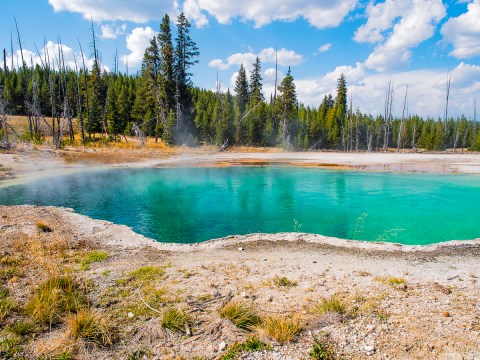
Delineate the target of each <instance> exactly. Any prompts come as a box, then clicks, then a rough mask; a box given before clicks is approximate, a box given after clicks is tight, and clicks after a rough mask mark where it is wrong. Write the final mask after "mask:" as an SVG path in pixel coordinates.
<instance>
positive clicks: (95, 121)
mask: <svg viewBox="0 0 480 360" xmlns="http://www.w3.org/2000/svg"><path fill="white" fill-rule="evenodd" d="M89 80H90V81H89V83H90V86H89V90H90V94H89V96H88V98H89V106H90V109H89V113H88V115H89V116H88V118H87V121H86V122H85V130H86V131H87V133H88V136H89V137H91V135H92V134H95V133H101V132H102V130H103V116H104V104H105V96H104V89H103V87H104V86H103V79H102V76H101V72H100V67H99V64H98V61H94V62H93V68H92V73H91V74H90V79H89Z"/></svg>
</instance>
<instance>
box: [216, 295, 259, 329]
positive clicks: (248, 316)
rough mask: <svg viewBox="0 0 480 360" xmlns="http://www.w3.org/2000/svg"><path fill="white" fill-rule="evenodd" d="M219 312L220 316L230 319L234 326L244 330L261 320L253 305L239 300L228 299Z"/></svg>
mask: <svg viewBox="0 0 480 360" xmlns="http://www.w3.org/2000/svg"><path fill="white" fill-rule="evenodd" d="M219 314H220V316H221V317H222V318H225V319H228V320H230V321H231V322H232V323H233V324H235V326H237V327H239V328H240V329H245V330H250V329H251V328H252V327H253V326H256V325H258V324H259V323H260V321H261V318H260V316H259V315H258V314H257V312H256V311H255V309H254V308H253V307H251V306H249V305H247V304H246V303H244V302H239V301H229V302H228V303H227V304H226V305H225V306H224V307H223V308H221V309H220V310H219Z"/></svg>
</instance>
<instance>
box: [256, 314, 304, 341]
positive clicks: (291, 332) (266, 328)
mask: <svg viewBox="0 0 480 360" xmlns="http://www.w3.org/2000/svg"><path fill="white" fill-rule="evenodd" d="M259 330H260V331H262V332H265V333H266V334H267V335H268V336H269V337H271V338H273V339H274V340H276V341H278V342H280V343H283V342H288V341H292V340H293V339H294V338H295V337H296V336H297V334H298V333H299V332H300V330H301V326H300V317H299V316H292V317H286V316H269V317H267V318H265V319H264V320H263V321H262V324H261V326H260V328H259Z"/></svg>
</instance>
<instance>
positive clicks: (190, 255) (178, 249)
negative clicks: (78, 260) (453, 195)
mask: <svg viewBox="0 0 480 360" xmlns="http://www.w3.org/2000/svg"><path fill="white" fill-rule="evenodd" d="M0 214H1V217H0V228H1V232H0V240H1V242H0V244H5V243H6V242H7V241H8V240H7V238H9V237H13V236H14V235H15V234H17V235H18V234H19V233H23V234H27V235H28V234H30V235H32V234H35V233H36V230H35V221H37V220H39V219H41V220H42V221H43V222H45V223H47V224H50V225H51V226H52V228H53V230H54V231H53V233H52V234H54V233H61V234H62V235H63V236H64V237H66V238H67V240H68V241H69V243H71V244H72V246H73V247H75V245H74V244H78V243H79V242H83V243H85V242H90V243H92V244H94V247H95V249H97V250H98V249H101V250H105V251H107V252H108V253H109V258H108V259H107V260H105V261H102V262H98V263H94V264H92V265H91V266H90V269H89V270H88V271H83V272H81V271H80V272H79V276H81V277H83V278H85V279H88V280H89V281H90V282H91V283H92V284H94V289H95V290H94V292H92V294H91V297H92V301H93V303H94V305H95V306H96V307H98V308H100V309H102V311H105V312H108V311H113V310H115V314H116V318H115V322H116V323H117V324H118V326H120V327H122V329H123V332H122V341H121V342H119V343H118V344H116V345H114V346H113V347H110V348H108V349H106V348H97V349H94V350H89V351H88V352H87V353H86V354H84V355H83V356H84V357H82V356H80V358H91V359H101V358H109V357H111V358H118V357H121V356H124V355H125V353H129V352H132V351H134V350H135V349H148V351H149V354H150V355H149V356H151V358H155V359H167V358H175V357H176V356H183V357H182V358H184V359H193V358H195V357H197V358H207V359H216V358H218V359H219V358H221V356H222V355H224V354H225V352H226V350H228V348H229V346H232V345H233V344H234V343H235V342H241V341H243V340H244V339H245V338H246V337H247V336H248V335H249V333H247V332H245V331H243V330H242V331H241V330H239V329H236V328H235V327H234V326H233V325H232V324H230V323H229V322H228V321H225V320H224V321H222V320H221V319H220V317H219V315H218V312H217V311H218V309H219V308H220V307H222V305H223V304H224V303H225V302H226V301H227V300H228V299H234V300H239V301H245V302H247V303H249V304H252V305H253V306H254V307H255V308H256V309H257V310H258V311H259V312H260V313H261V314H262V315H264V316H267V315H275V314H286V315H289V314H298V315H299V316H300V318H301V325H302V331H301V332H300V334H299V335H298V336H297V337H296V338H295V340H294V341H292V342H290V343H286V344H279V343H277V342H275V341H273V340H272V339H271V338H268V337H265V338H262V339H264V341H265V342H266V343H268V344H270V345H271V350H269V351H266V350H264V351H262V352H259V351H256V352H247V353H244V354H243V355H242V356H241V358H242V359H307V358H309V355H308V354H309V352H310V351H311V349H312V344H313V341H314V337H323V338H325V337H327V338H328V341H329V342H331V343H332V344H333V345H334V347H335V349H336V351H337V355H339V356H343V358H346V359H362V358H373V359H387V358H393V359H476V358H478V357H479V356H480V346H479V344H480V303H479V300H478V299H479V296H480V286H479V283H478V276H480V261H479V260H480V239H478V240H476V241H471V242H454V243H444V244H441V245H437V246H430V247H403V246H397V245H391V246H388V247H384V246H381V245H379V244H368V243H361V242H345V241H342V240H338V239H331V238H325V237H321V236H311V235H306V234H280V235H277V236H273V235H262V234H255V235H248V236H242V237H229V238H225V239H220V240H215V241H210V242H207V243H203V244H197V245H173V244H172V245H168V244H159V243H156V242H155V241H153V240H150V239H148V238H145V237H143V236H141V235H138V234H136V233H134V232H133V231H132V230H130V229H129V228H127V227H125V226H120V225H115V224H111V223H109V222H106V221H98V220H93V219H90V218H88V217H86V216H83V215H79V214H76V213H74V212H72V211H71V210H68V209H60V208H48V207H47V208H44V207H33V206H18V207H0ZM52 236H53V235H52ZM87 240H88V241H87ZM145 265H153V266H161V267H162V268H164V269H165V275H164V276H163V277H162V279H161V280H160V281H156V282H154V283H153V285H152V286H154V288H155V287H158V288H159V289H160V288H161V289H162V291H164V292H165V293H166V294H169V296H172V297H174V298H175V300H174V302H175V304H176V306H181V307H183V308H186V309H188V311H189V312H190V313H191V314H192V316H193V317H194V318H195V325H194V326H193V327H192V334H191V335H190V336H187V335H182V334H174V333H171V334H170V333H169V335H168V336H165V333H163V332H162V331H160V325H159V320H158V318H159V317H160V316H161V315H159V314H156V313H153V312H151V311H150V312H145V309H146V308H145V306H143V305H142V302H141V300H140V297H139V295H138V293H137V292H136V291H135V290H136V289H134V288H129V287H128V286H126V285H119V284H124V283H123V282H121V281H122V279H125V276H127V275H126V274H128V273H130V272H131V271H133V270H135V269H138V268H140V267H142V266H145ZM38 277H41V275H38ZM275 277H286V278H287V279H289V280H291V281H292V282H295V283H294V285H291V286H284V287H283V286H277V285H275V284H274V279H275ZM127 278H128V276H127ZM391 279H396V281H392V280H391ZM37 281H39V280H38V278H37ZM9 286H10V287H12V288H15V287H16V286H17V288H18V285H16V284H15V282H12V283H10V284H9ZM142 291H144V290H142ZM149 291H153V290H152V288H150V290H149ZM115 294H122V299H123V300H118V299H115V298H114V295H115ZM125 294H129V295H125ZM334 294H337V296H339V297H341V299H343V300H344V302H345V304H346V306H347V308H348V312H346V313H345V314H341V315H340V314H336V313H327V314H322V315H320V314H317V313H315V311H314V308H315V304H318V303H319V301H321V299H322V298H325V297H327V298H328V297H330V296H332V295H334ZM108 296H109V297H108ZM143 296H144V297H145V298H147V299H148V293H147V291H144V294H143ZM106 298H107V299H110V300H108V301H106V300H105V299H106ZM112 299H115V300H112ZM125 299H130V300H129V301H131V302H130V303H129V302H128V301H127V300H125ZM19 301H20V302H21V301H22V300H19ZM152 301H153V300H152ZM170 301H173V300H170ZM150 305H152V306H154V307H155V308H158V309H159V311H160V313H162V312H164V311H165V309H166V308H167V307H168V306H167V304H163V303H158V302H156V303H155V302H152V303H150ZM129 313H130V316H129ZM132 314H133V315H132ZM212 329H213V330H212ZM62 331H63V330H62V327H59V328H58V329H54V330H53V331H52V332H51V333H49V334H46V335H45V334H44V335H40V336H39V337H38V338H37V339H35V340H33V341H32V342H31V343H29V348H30V349H35V348H36V347H35V346H37V343H38V342H40V343H41V341H42V340H45V338H48V339H51V338H52V337H55V336H61V333H62ZM224 345H225V347H224ZM32 351H33V350H32Z"/></svg>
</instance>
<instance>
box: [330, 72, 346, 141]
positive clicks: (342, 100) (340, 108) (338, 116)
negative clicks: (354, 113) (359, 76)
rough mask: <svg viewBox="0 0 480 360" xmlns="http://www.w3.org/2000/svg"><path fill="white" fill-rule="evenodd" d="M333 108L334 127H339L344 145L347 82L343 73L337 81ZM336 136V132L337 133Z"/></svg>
mask: <svg viewBox="0 0 480 360" xmlns="http://www.w3.org/2000/svg"><path fill="white" fill-rule="evenodd" d="M333 108H334V118H335V119H334V121H335V127H336V129H337V130H338V129H340V136H341V138H342V139H341V140H342V144H343V145H345V144H344V143H345V141H346V140H345V136H346V131H347V129H346V119H347V82H346V80H345V76H344V75H343V74H341V75H340V78H339V79H338V82H337V97H336V98H335V105H334V106H333ZM337 136H338V134H337Z"/></svg>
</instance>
